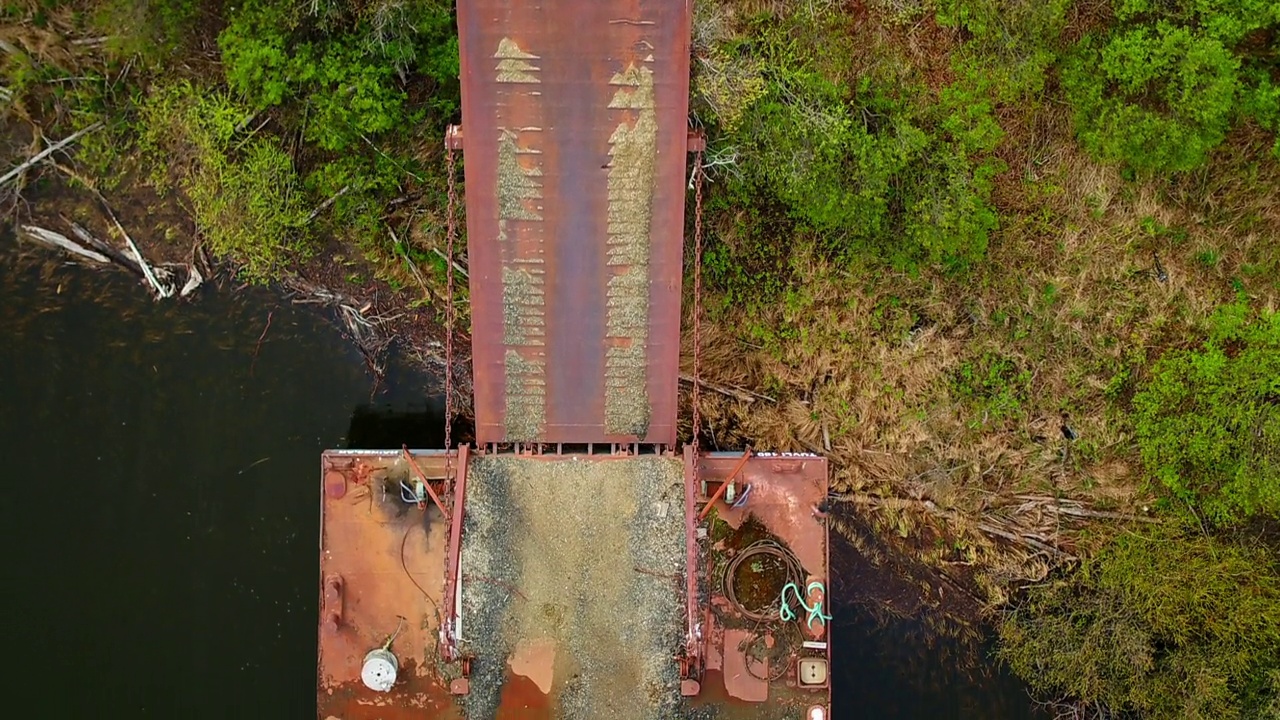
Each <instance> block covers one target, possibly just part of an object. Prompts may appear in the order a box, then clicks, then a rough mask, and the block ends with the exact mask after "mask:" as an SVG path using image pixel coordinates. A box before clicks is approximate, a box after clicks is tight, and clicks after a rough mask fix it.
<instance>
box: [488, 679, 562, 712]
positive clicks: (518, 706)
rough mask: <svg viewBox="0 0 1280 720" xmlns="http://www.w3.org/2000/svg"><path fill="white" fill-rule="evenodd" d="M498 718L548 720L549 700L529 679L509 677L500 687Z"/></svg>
mask: <svg viewBox="0 0 1280 720" xmlns="http://www.w3.org/2000/svg"><path fill="white" fill-rule="evenodd" d="M498 716H499V717H503V718H522V719H524V720H544V719H546V720H550V718H551V717H552V713H551V698H550V697H549V696H548V695H547V694H546V693H544V692H542V690H541V689H540V688H539V687H538V686H537V684H535V683H534V682H533V681H532V680H530V679H529V678H527V677H524V676H522V675H509V676H508V677H507V681H506V682H505V683H503V686H502V699H501V700H500V701H499V705H498Z"/></svg>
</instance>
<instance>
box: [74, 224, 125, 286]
mask: <svg viewBox="0 0 1280 720" xmlns="http://www.w3.org/2000/svg"><path fill="white" fill-rule="evenodd" d="M63 220H64V221H66V218H63ZM67 224H68V225H70V226H71V233H72V234H73V235H75V236H76V238H78V239H79V240H80V242H82V243H84V244H85V245H87V246H89V247H91V248H93V249H94V250H97V251H98V252H100V253H102V254H103V255H106V256H107V257H108V258H111V261H112V262H114V263H115V264H117V265H119V266H120V267H122V268H124V269H125V270H128V271H129V272H131V273H133V274H134V275H137V276H138V277H143V275H142V267H141V266H140V265H138V263H136V262H134V261H133V258H131V257H129V256H128V255H125V254H124V253H122V252H120V251H119V250H118V249H116V248H115V247H114V246H112V245H110V244H108V243H106V242H103V241H102V240H100V239H98V238H96V237H94V236H93V234H92V233H90V232H89V231H88V230H85V229H84V227H83V226H81V225H80V224H79V223H75V222H70V221H67Z"/></svg>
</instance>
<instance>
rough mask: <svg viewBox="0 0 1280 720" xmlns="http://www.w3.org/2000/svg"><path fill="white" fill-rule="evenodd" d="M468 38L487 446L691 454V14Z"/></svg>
mask: <svg viewBox="0 0 1280 720" xmlns="http://www.w3.org/2000/svg"><path fill="white" fill-rule="evenodd" d="M458 27H459V45H460V50H461V61H462V122H463V148H464V150H463V152H464V156H465V166H466V201H467V233H468V256H469V263H470V281H471V302H472V342H473V359H474V378H475V407H476V439H477V441H478V442H480V443H490V442H504V441H507V442H528V441H541V442H570V443H588V442H598V443H612V442H619V443H626V442H646V443H663V444H674V443H675V439H676V396H677V387H676V384H677V382H678V362H679V339H680V338H679V334H680V284H681V251H682V246H683V226H684V198H685V170H686V150H687V142H688V135H687V120H686V118H687V115H688V93H689V6H688V5H687V4H686V2H685V1H684V0H540V1H536V2H520V1H518V0H471V1H469V2H462V3H459V7H458Z"/></svg>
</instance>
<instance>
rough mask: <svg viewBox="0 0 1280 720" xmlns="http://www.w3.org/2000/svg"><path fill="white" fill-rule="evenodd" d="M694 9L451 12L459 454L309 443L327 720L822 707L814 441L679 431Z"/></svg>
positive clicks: (583, 3)
mask: <svg viewBox="0 0 1280 720" xmlns="http://www.w3.org/2000/svg"><path fill="white" fill-rule="evenodd" d="M690 19H691V7H690V5H689V4H688V3H687V2H685V1H684V0H603V1H601V0H538V1H528V0H461V2H460V3H459V5H458V29H459V49H460V55H461V68H462V101H463V102H462V126H461V127H454V128H450V129H449V131H448V133H447V134H446V146H447V147H448V148H449V156H450V167H452V158H453V154H454V153H456V152H461V153H462V155H463V157H464V159H465V189H466V193H465V197H466V211H467V212H466V216H467V256H468V260H469V266H470V267H469V280H470V290H471V305H472V328H471V337H472V358H473V366H474V367H473V377H474V393H475V397H474V404H475V421H476V433H475V436H476V437H475V439H476V444H475V446H474V447H472V446H470V445H466V444H464V445H459V446H457V447H452V443H451V442H449V441H448V440H446V448H447V449H445V450H410V449H409V448H405V447H402V448H399V449H388V450H330V451H327V452H325V453H324V455H323V457H322V459H321V477H322V504H321V512H322V529H321V538H320V588H319V592H320V617H319V634H318V668H317V711H318V714H317V717H318V718H320V719H321V720H365V719H371V718H379V719H381V720H397V719H399V718H445V719H449V718H469V719H477V720H479V719H484V720H488V719H489V718H499V719H505V718H531V719H532V718H574V719H579V718H580V719H583V720H593V719H595V718H619V719H624V718H637V719H640V718H645V719H649V718H654V719H661V720H665V719H666V718H758V719H760V720H775V719H776V720H784V719H786V720H791V719H796V720H799V719H806V720H825V719H826V718H828V717H829V715H830V697H831V691H830V679H829V677H830V673H829V668H830V654H831V638H830V628H829V621H830V619H831V618H830V616H829V615H828V614H827V610H826V607H827V605H828V603H827V602H826V598H825V594H826V588H827V585H828V578H829V554H828V528H827V522H826V517H825V513H824V512H823V508H824V507H825V505H824V503H825V499H826V496H827V482H828V480H827V464H826V460H825V459H824V458H821V457H818V456H814V455H796V454H772V453H763V452H754V451H753V450H751V449H750V448H747V449H746V450H745V451H743V452H737V453H722V452H711V453H709V452H703V451H701V450H700V449H699V447H698V446H697V437H698V433H697V429H698V419H697V415H696V407H697V402H696V397H695V400H694V408H695V409H694V419H693V427H694V442H693V443H692V444H689V445H686V446H684V447H683V448H682V449H678V447H677V437H676V419H677V400H678V382H679V377H680V375H679V368H680V358H679V353H680V319H681V307H680V306H681V287H682V264H683V255H684V228H685V199H686V195H687V189H688V188H689V187H691V186H697V187H699V190H700V182H701V178H700V165H701V163H700V162H699V161H698V160H697V159H695V160H694V162H693V163H692V166H691V165H690V163H689V160H688V158H689V155H690V154H691V153H692V154H694V155H695V158H696V156H697V155H698V154H699V153H700V151H701V144H702V142H701V140H700V138H699V136H697V135H696V134H693V133H690V132H689V131H688V128H687V121H686V118H687V116H688V93H689V42H690ZM695 194H696V195H697V197H698V198H700V191H699V192H697V193H695ZM699 202H700V200H699ZM695 212H697V210H695ZM695 224H697V223H695ZM450 227H452V224H450ZM696 234H697V233H695V235H696ZM450 237H452V232H451V233H450ZM699 244H700V241H699V240H697V239H695V243H694V253H695V254H696V253H698V252H699ZM695 260H697V258H696V255H695ZM695 265H697V263H696V262H695ZM450 272H451V271H450ZM451 279H452V278H451ZM695 285H696V283H695ZM696 302H697V301H696V292H695V311H694V316H695V318H696V316H697V314H698V311H697V307H696ZM450 317H452V312H450ZM696 326H697V323H696V321H695V323H694V327H695V329H694V344H695V346H696V344H697V330H696ZM694 380H695V382H694V385H693V387H694V392H695V393H696V391H697V387H698V384H697V375H696V361H695V376H694ZM450 397H451V395H450Z"/></svg>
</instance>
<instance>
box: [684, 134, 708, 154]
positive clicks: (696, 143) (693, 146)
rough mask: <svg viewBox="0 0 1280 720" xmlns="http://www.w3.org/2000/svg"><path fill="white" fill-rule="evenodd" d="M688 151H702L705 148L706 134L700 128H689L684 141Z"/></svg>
mask: <svg viewBox="0 0 1280 720" xmlns="http://www.w3.org/2000/svg"><path fill="white" fill-rule="evenodd" d="M686 145H687V147H688V151H689V152H691V153H692V152H703V151H704V150H706V149H707V135H706V133H704V132H702V131H701V130H690V131H689V139H688V140H687V141H686Z"/></svg>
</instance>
